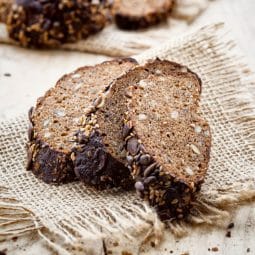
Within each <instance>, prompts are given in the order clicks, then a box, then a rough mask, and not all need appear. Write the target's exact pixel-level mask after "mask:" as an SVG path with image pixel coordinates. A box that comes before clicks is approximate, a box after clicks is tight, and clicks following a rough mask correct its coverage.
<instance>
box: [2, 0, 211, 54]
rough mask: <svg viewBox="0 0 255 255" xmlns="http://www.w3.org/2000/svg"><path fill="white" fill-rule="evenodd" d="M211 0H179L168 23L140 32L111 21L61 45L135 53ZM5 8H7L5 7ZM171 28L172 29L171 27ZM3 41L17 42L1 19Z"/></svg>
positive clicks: (153, 43)
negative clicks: (93, 32) (11, 37)
mask: <svg viewBox="0 0 255 255" xmlns="http://www.w3.org/2000/svg"><path fill="white" fill-rule="evenodd" d="M4 1H6V0H0V17H1V2H2V3H3V4H4ZM8 1H9V0H8ZM208 3H209V0H177V3H176V5H175V6H176V7H175V8H174V11H173V13H172V15H171V16H172V18H170V19H169V20H168V22H167V23H166V24H162V25H159V26H157V27H153V28H151V29H149V30H145V31H138V32H127V31H121V30H119V29H118V28H117V27H116V26H115V25H110V26H107V27H106V28H105V29H104V30H103V31H101V32H100V33H98V34H96V35H94V36H91V37H89V38H88V39H86V40H81V41H79V42H77V43H70V44H64V45H62V46H61V47H60V48H61V49H64V50H72V51H82V52H92V53H99V54H104V55H108V56H118V57H119V56H123V57H124V56H130V55H135V54H138V53H140V52H143V51H144V50H147V49H149V48H151V47H154V46H157V45H159V44H161V43H162V42H163V41H164V40H165V39H167V38H170V37H171V36H172V33H171V31H173V30H175V29H176V28H178V26H180V24H182V23H183V22H186V23H191V22H192V21H194V20H195V19H196V18H197V17H198V16H199V15H200V14H201V13H202V12H203V11H204V10H205V9H206V8H207V6H208ZM2 9H3V10H4V7H2ZM2 12H3V11H2ZM0 20H1V19H0ZM169 28H171V29H170V30H169ZM0 43H6V44H13V45H16V44H17V43H16V42H15V41H13V40H11V39H10V38H9V37H8V33H7V28H6V25H4V24H3V23H2V24H1V23H0Z"/></svg>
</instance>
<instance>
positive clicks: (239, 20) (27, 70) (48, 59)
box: [0, 0, 255, 255]
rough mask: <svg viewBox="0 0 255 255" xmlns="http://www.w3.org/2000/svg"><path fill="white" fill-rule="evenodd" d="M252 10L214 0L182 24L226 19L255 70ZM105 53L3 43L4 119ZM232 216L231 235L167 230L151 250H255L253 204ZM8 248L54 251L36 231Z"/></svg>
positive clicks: (242, 3)
mask: <svg viewBox="0 0 255 255" xmlns="http://www.w3.org/2000/svg"><path fill="white" fill-rule="evenodd" d="M254 10H255V1H254V0H217V1H213V2H212V3H211V4H210V6H209V8H208V10H207V11H206V12H205V13H204V14H203V15H202V16H201V17H199V19H198V20H197V21H195V23H193V24H192V25H191V26H188V27H182V28H181V31H183V30H186V31H189V30H193V29H195V28H196V27H200V26H203V25H206V24H209V23H211V22H217V21H225V22H226V24H227V26H228V27H229V29H230V33H231V35H232V37H233V38H234V39H235V40H236V42H237V43H238V47H240V48H241V50H242V52H243V53H244V56H245V58H246V62H248V63H249V64H250V66H251V67H253V70H255V47H254V46H253V45H254V41H255V17H254ZM105 59H107V58H106V57H105V56H100V55H92V54H85V53H77V52H61V51H50V52H49V51H45V52H38V51H31V50H30V51H29V50H26V49H20V48H16V47H13V46H7V45H0V120H4V119H7V118H10V117H14V116H16V115H18V114H21V113H24V112H26V111H27V109H28V108H29V107H30V106H31V105H33V104H34V103H35V100H36V98H37V97H39V96H41V95H42V94H43V93H44V92H45V90H47V89H48V88H49V87H51V86H53V85H54V84H55V82H56V80H57V79H58V78H60V77H61V75H62V74H63V73H66V72H70V71H72V70H74V69H75V68H76V67H79V66H82V65H86V64H94V63H99V62H101V61H103V60H105ZM5 73H10V74H11V77H7V76H5V75H4V74H5ZM254 89H255V88H254ZM233 221H234V222H235V228H234V229H233V230H232V237H231V238H227V237H225V234H226V230H225V229H221V230H210V231H206V230H205V229H196V230H194V232H193V233H192V234H191V235H190V236H188V237H186V238H184V239H181V240H176V239H173V237H171V236H169V237H168V238H166V240H165V242H164V243H163V244H162V246H161V247H160V248H159V249H151V248H150V252H149V254H170V251H171V250H172V251H173V254H182V253H185V252H189V254H190V255H193V254H194V255H205V254H211V253H213V254H226V255H232V254H237V255H239V254H240V255H242V254H255V205H254V204H250V205H246V206H244V207H243V208H241V209H240V210H239V211H238V212H237V214H236V215H234V216H233ZM212 247H218V249H219V251H218V252H212V251H208V248H212ZM5 248H7V249H8V251H7V254H8V255H9V254H11V255H12V254H21V255H22V254H29V255H37V254H39V253H41V254H52V253H51V252H50V251H49V250H47V248H46V247H45V246H44V245H43V243H42V242H40V241H39V240H38V237H37V236H36V235H34V236H28V237H25V238H19V239H18V240H17V241H9V242H2V243H0V251H1V250H2V249H5ZM248 248H250V252H249V253H247V249H248ZM141 254H148V250H147V249H146V248H145V251H144V253H141Z"/></svg>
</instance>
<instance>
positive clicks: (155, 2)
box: [113, 0, 174, 30]
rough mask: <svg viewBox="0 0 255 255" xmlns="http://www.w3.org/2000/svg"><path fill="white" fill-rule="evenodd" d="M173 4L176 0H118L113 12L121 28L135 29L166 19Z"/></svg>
mask: <svg viewBox="0 0 255 255" xmlns="http://www.w3.org/2000/svg"><path fill="white" fill-rule="evenodd" d="M173 5H174V0H129V1H126V0H117V1H115V3H114V5H113V13H114V16H115V22H116V24H117V26H118V27H119V28H121V29H126V30H135V29H141V28H147V27H149V26H152V25H156V24H158V23H160V22H162V21H165V20H166V19H167V17H168V16H169V14H170V11H171V10H172V8H173Z"/></svg>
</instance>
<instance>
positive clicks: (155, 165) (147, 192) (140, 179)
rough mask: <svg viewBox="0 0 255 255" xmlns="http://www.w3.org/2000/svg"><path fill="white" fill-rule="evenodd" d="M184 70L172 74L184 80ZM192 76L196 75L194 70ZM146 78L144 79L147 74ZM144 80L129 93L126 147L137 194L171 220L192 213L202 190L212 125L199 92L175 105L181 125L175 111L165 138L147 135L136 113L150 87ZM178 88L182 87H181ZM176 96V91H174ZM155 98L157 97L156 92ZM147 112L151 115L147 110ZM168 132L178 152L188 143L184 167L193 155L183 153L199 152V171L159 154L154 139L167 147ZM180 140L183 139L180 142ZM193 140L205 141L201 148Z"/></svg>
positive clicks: (125, 125)
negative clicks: (203, 113)
mask: <svg viewBox="0 0 255 255" xmlns="http://www.w3.org/2000/svg"><path fill="white" fill-rule="evenodd" d="M159 63H160V60H156V61H155V62H154V63H153V62H152V63H149V64H147V65H145V67H144V69H145V70H148V69H150V68H148V66H151V67H153V66H154V67H155V68H156V69H159V70H160V68H159V67H157V66H158V65H159ZM169 64H170V63H169ZM139 68H141V67H139ZM181 69H182V68H181ZM185 69H186V73H185ZM183 71H184V72H183V73H180V72H178V71H177V72H173V73H172V74H171V75H170V76H171V77H172V76H175V77H174V78H176V77H177V79H184V77H185V76H187V74H188V73H190V71H189V70H188V69H187V68H185V67H183ZM130 73H132V71H131V72H129V74H130ZM162 73H163V72H162ZM130 75H131V74H130ZM159 75H162V74H159ZM176 75H177V76H176ZM192 75H194V73H192ZM148 77H149V79H150V82H155V81H154V80H153V79H155V76H153V75H149V76H148ZM148 77H147V78H148ZM161 78H162V77H156V81H157V79H159V80H160V79H161ZM167 78H168V76H166V79H167ZM142 79H144V77H143V78H142ZM175 80H176V79H175ZM141 81H143V80H140V83H138V84H139V86H138V85H137V82H133V84H132V83H131V84H130V85H131V86H130V89H129V93H128V95H127V102H128V110H127V112H126V116H125V120H124V127H123V133H124V134H125V135H124V138H125V148H126V151H127V164H128V168H129V169H130V170H131V173H132V175H133V177H134V179H135V180H136V183H135V188H136V190H137V193H138V194H139V195H140V196H141V197H142V198H144V199H145V200H147V201H148V202H149V204H150V205H151V206H153V207H154V208H155V209H156V210H157V211H158V213H159V216H160V218H161V219H162V220H169V219H172V218H178V219H181V218H184V217H186V216H187V215H188V213H189V211H190V209H191V205H192V201H194V199H195V194H196V192H197V191H199V190H200V187H201V184H202V182H203V180H204V177H205V173H206V170H207V167H208V163H209V158H210V147H211V135H210V128H209V125H208V123H207V122H206V121H205V120H204V119H203V118H202V117H201V116H200V115H199V114H198V113H197V111H198V107H199V97H197V95H196V96H194V99H195V100H193V101H190V102H189V103H188V104H186V105H183V108H182V103H183V102H181V103H180V105H179V106H176V105H175V106H174V107H178V108H179V109H181V111H183V113H182V116H179V118H180V120H178V122H177V123H178V124H175V119H176V118H178V115H177V112H175V111H174V112H172V113H171V114H172V116H171V118H173V119H174V121H173V123H172V125H170V126H171V128H170V130H169V129H168V128H167V127H168V126H166V128H165V133H164V134H162V137H158V138H156V137H153V136H154V135H155V134H152V133H151V134H150V137H151V138H146V136H145V135H144V134H143V132H144V131H143V130H139V128H138V127H137V126H138V122H137V114H138V112H136V109H139V104H140V102H141V96H142V95H143V93H145V92H143V90H145V89H144V87H143V86H147V85H146V84H143V83H142V82H141ZM198 83H199V84H200V85H201V81H200V80H199V79H198ZM148 86H150V85H148ZM158 86H159V85H158ZM178 89H181V88H179V87H178ZM178 89H177V91H178ZM182 89H183V88H182ZM184 89H185V87H184ZM199 90H200V88H199ZM170 92H171V91H170V87H169V91H167V90H166V91H164V93H165V94H168V93H169V94H170ZM193 93H194V94H195V93H197V92H196V91H195V90H194V92H193ZM173 95H175V94H174V93H173ZM177 95H178V94H177ZM183 95H185V94H183ZM155 97H157V95H156V94H155ZM189 97H190V96H189V95H188V96H187V98H184V102H186V101H187V99H189ZM150 99H151V98H150ZM155 99H156V98H155ZM146 100H149V98H147V97H146ZM162 101H163V99H161V100H159V102H160V103H162ZM171 101H173V102H174V103H172V102H171ZM146 102H147V101H146ZM148 103H149V102H148ZM169 104H176V99H175V98H172V100H171V99H170V101H169ZM141 107H142V106H141ZM142 110H144V109H142ZM154 110H155V109H154ZM145 113H146V114H148V113H147V112H145ZM145 117H146V115H144V114H139V115H138V119H139V121H144V120H145ZM170 123H171V121H170ZM193 123H196V124H193ZM154 124H155V123H154ZM147 125H149V124H147ZM156 125H157V127H156V128H157V129H160V130H162V128H161V127H160V126H161V125H169V121H167V120H166V119H164V120H163V122H162V120H159V121H158V123H157V124H156ZM173 127H175V128H173ZM178 127H179V128H180V130H179V132H180V133H181V135H179V136H178V135H177V136H174V134H172V133H171V132H176V130H178ZM166 134H168V136H169V137H171V136H172V137H173V138H172V139H173V140H174V143H173V144H176V145H175V146H176V148H175V147H174V148H173V150H174V151H175V150H176V149H177V148H178V149H180V148H184V147H182V146H183V145H182V143H184V144H185V146H187V145H188V147H187V148H186V147H185V149H184V150H183V152H180V153H179V155H180V157H181V159H180V162H182V164H183V168H184V165H185V163H186V162H184V160H185V159H187V158H188V160H189V155H183V154H185V153H187V154H188V152H187V151H191V153H193V154H194V155H195V156H194V158H196V160H198V162H196V163H195V164H197V165H198V166H199V167H198V169H197V170H196V171H197V172H195V173H194V172H193V170H192V169H191V168H188V167H187V168H185V169H186V170H185V171H186V175H184V173H183V172H181V171H180V172H178V171H177V170H176V169H175V167H179V166H178V163H180V162H177V163H176V162H173V161H172V158H171V159H170V158H167V159H166V156H167V155H163V156H162V155H160V156H159V155H158V153H157V152H156V150H157V149H156V148H158V147H157V146H156V144H154V143H153V141H154V142H155V143H157V142H158V139H159V140H160V141H161V143H162V146H163V142H162V140H161V139H164V138H163V137H165V135H166ZM175 135H176V134H175ZM178 137H179V138H178ZM182 137H184V139H182ZM148 139H149V140H148ZM153 139H155V140H153ZM176 139H180V142H179V141H178V140H176ZM190 141H194V142H197V141H202V143H201V146H200V147H198V146H196V145H194V144H192V143H191V144H189V143H188V142H190ZM178 143H180V144H181V145H178ZM173 150H172V151H173ZM198 154H199V155H202V157H201V158H200V157H198ZM173 156H174V155H173ZM196 156H197V157H196ZM191 158H192V159H190V162H192V160H193V156H191ZM181 166H182V165H181ZM178 169H179V168H178Z"/></svg>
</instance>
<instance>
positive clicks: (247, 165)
mask: <svg viewBox="0 0 255 255" xmlns="http://www.w3.org/2000/svg"><path fill="white" fill-rule="evenodd" d="M224 31H225V29H224V28H223V27H222V24H217V25H211V26H207V27H205V28H202V29H200V30H199V31H197V32H195V33H192V34H190V35H187V36H183V37H182V38H178V39H173V40H171V41H169V42H166V43H165V44H163V45H161V46H160V47H158V48H153V49H151V50H149V51H147V52H144V53H143V54H141V55H138V56H136V59H137V60H138V61H139V62H140V63H144V62H145V61H147V60H148V59H152V58H155V57H159V58H162V59H169V60H172V61H176V62H180V63H182V64H185V65H187V66H189V67H190V68H191V69H192V70H193V71H194V72H196V73H198V74H199V76H200V77H201V79H202V81H203V91H202V98H201V112H202V114H203V115H204V116H205V118H206V119H207V120H208V121H209V123H210V126H211V129H212V136H213V142H212V152H211V160H210V167H209V170H208V174H207V177H206V180H205V183H204V184H203V187H202V191H201V192H200V194H199V195H198V197H197V201H196V203H195V204H194V209H193V210H192V213H191V215H190V217H189V219H188V221H187V222H179V223H176V222H168V223H167V226H168V229H170V231H172V233H173V234H175V235H177V236H180V235H183V234H184V233H187V232H188V231H189V230H190V229H191V228H192V227H193V226H194V225H199V224H212V225H214V226H216V225H217V224H218V225H220V224H223V223H225V222H226V221H227V220H228V219H229V217H230V212H231V210H232V209H233V208H236V207H238V206H239V205H241V204H242V203H243V202H247V201H250V200H252V199H254V198H255V169H254V166H255V164H254V163H255V149H254V148H255V147H254V145H255V115H254V108H253V105H252V104H251V102H249V100H245V99H246V94H249V93H251V90H252V89H254V83H253V82H252V78H253V77H252V76H251V75H249V74H248V73H249V70H248V69H247V67H246V66H245V65H243V64H242V59H240V58H238V57H237V54H236V51H235V48H234V44H233V42H231V41H229V40H228V39H227V35H226V34H225V32H224ZM27 124H28V123H27V120H26V117H24V116H21V117H18V118H16V119H14V120H11V121H8V122H4V123H1V124H0V134H1V136H0V156H1V159H0V168H1V172H0V187H1V188H0V225H1V229H0V238H9V237H12V236H14V235H15V236H17V235H23V234H25V233H29V232H31V231H37V232H38V233H39V235H40V236H41V237H42V238H43V239H44V240H46V242H47V243H48V245H49V246H50V247H52V248H54V249H55V250H57V251H58V252H59V253H60V254H73V253H75V254H76V253H77V252H81V254H84V253H85V254H103V251H104V249H105V240H107V239H109V238H110V239H111V240H113V241H115V240H118V241H120V240H126V241H127V242H129V243H132V244H134V243H136V244H137V247H138V248H137V249H139V245H140V244H142V243H143V242H145V241H146V240H148V239H149V238H153V239H154V241H155V242H156V243H159V242H160V240H161V239H162V237H163V235H164V231H166V230H165V229H164V225H163V224H162V223H161V222H160V221H159V220H158V217H157V215H156V213H155V212H154V210H153V208H150V207H149V206H147V204H146V203H144V202H143V201H141V200H140V199H138V198H137V196H136V195H135V193H134V192H123V191H120V190H111V191H96V190H94V189H93V188H90V187H87V186H85V185H83V184H81V183H70V184H67V185H61V186H51V185H50V186H49V185H47V184H44V183H43V182H41V181H40V180H38V179H36V178H35V177H34V176H33V175H32V173H31V172H26V171H25V167H24V166H25V157H26V156H25V155H26V153H25V143H26V140H27V138H26V132H27V131H26V130H27ZM95 243H96V245H95Z"/></svg>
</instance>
